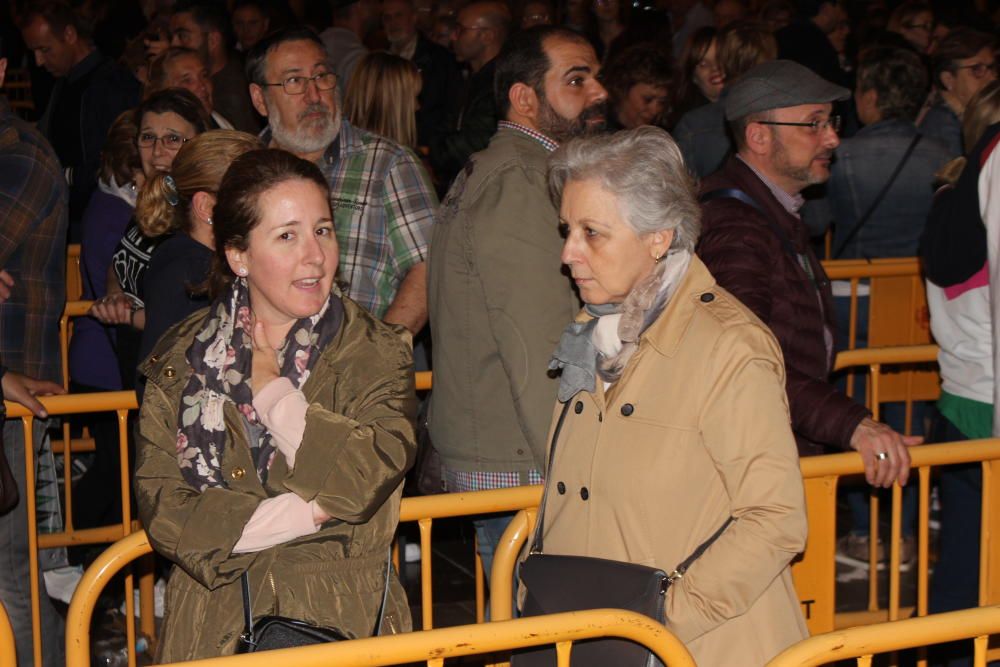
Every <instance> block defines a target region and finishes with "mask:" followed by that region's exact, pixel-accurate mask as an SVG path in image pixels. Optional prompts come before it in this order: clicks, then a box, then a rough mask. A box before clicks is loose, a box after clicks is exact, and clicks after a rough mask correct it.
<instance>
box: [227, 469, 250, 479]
mask: <svg viewBox="0 0 1000 667" xmlns="http://www.w3.org/2000/svg"><path fill="white" fill-rule="evenodd" d="M245 474H247V473H246V470H244V469H243V468H233V471H232V472H231V473H229V476H230V477H232V478H233V479H243V475H245Z"/></svg>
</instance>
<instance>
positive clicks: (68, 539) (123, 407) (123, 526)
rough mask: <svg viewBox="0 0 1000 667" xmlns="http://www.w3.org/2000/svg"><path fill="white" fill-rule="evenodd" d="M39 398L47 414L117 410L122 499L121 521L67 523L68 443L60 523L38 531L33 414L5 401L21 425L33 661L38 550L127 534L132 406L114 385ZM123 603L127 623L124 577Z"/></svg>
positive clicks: (37, 647) (38, 647)
mask: <svg viewBox="0 0 1000 667" xmlns="http://www.w3.org/2000/svg"><path fill="white" fill-rule="evenodd" d="M39 400H40V401H41V402H42V404H43V405H44V406H45V409H46V410H47V411H48V413H49V416H50V417H58V416H60V415H72V414H82V413H91V412H112V411H114V412H117V414H118V427H119V443H118V446H119V456H120V457H121V461H123V462H124V463H125V465H123V466H122V467H121V476H120V493H121V497H122V498H123V500H124V501H123V502H122V522H121V523H120V524H115V525H112V526H103V527H100V528H89V529H86V530H74V529H73V494H72V490H71V486H70V482H71V480H70V478H71V475H70V474H69V458H68V454H69V452H68V448H67V449H65V450H64V452H63V453H64V455H66V456H67V459H66V464H67V466H66V471H67V472H66V474H65V475H64V477H65V492H66V495H65V504H64V509H65V512H64V514H65V521H64V523H65V527H64V530H63V531H62V532H60V533H49V534H45V535H39V534H38V529H37V523H36V515H37V510H36V499H35V488H36V484H35V456H34V451H35V450H34V444H33V442H34V433H33V428H32V426H33V423H34V417H33V416H32V414H31V413H30V412H29V411H28V410H27V409H26V408H25V407H24V406H22V405H20V404H18V403H11V402H8V403H6V407H7V417H8V419H17V418H20V419H21V421H22V424H23V429H24V452H25V457H24V472H25V488H24V489H23V491H22V493H21V499H22V502H24V503H25V509H26V513H27V522H28V527H29V530H28V550H29V551H28V553H29V573H30V587H31V618H32V627H33V628H34V629H35V632H34V636H33V654H34V656H33V657H34V663H35V665H41V664H42V663H41V655H42V637H41V634H40V627H41V624H40V611H39V609H40V607H39V604H40V602H39V597H38V596H39V593H40V579H41V578H40V575H39V566H38V550H39V549H44V548H51V547H64V546H71V545H80V544H100V543H103V542H113V541H115V540H118V539H120V538H122V537H123V536H125V535H128V534H129V533H130V532H132V530H133V529H134V527H133V523H132V516H131V508H130V504H129V500H128V499H129V467H128V465H127V462H128V460H129V459H128V433H127V426H126V425H127V419H128V412H129V410H135V409H136V407H137V405H136V398H135V392H131V391H118V392H106V393H99V394H77V395H65V396H43V397H39ZM152 586H153V582H152V578H151V576H147V577H145V578H144V579H143V582H142V588H143V596H142V598H143V603H142V604H143V614H142V624H143V630H144V631H147V632H148V633H149V634H150V635H152V634H153V630H154V627H153V607H152V605H153V600H152ZM125 602H126V606H127V609H128V612H129V614H128V618H129V621H128V622H129V623H132V622H133V619H134V618H135V615H134V610H133V598H132V581H131V579H129V580H128V581H127V595H126V600H125Z"/></svg>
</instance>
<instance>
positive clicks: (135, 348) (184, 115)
mask: <svg viewBox="0 0 1000 667" xmlns="http://www.w3.org/2000/svg"><path fill="white" fill-rule="evenodd" d="M135 120H136V126H137V127H138V135H137V137H136V144H137V146H138V148H139V159H140V162H141V164H142V173H143V176H144V178H146V179H147V180H148V179H150V178H152V177H153V176H155V175H156V174H158V173H164V172H167V171H169V170H170V166H171V164H172V163H173V161H174V157H175V156H176V155H177V151H179V150H180V148H181V146H183V145H184V143H185V142H187V141H189V140H190V139H193V138H194V137H195V136H197V135H199V134H201V133H202V132H205V131H206V130H207V129H208V115H207V114H206V112H205V108H204V107H203V106H202V103H201V102H200V101H199V100H198V98H197V97H195V96H194V95H193V94H191V93H190V92H188V91H187V90H183V89H181V88H168V89H166V90H162V91H160V92H158V93H154V94H153V95H151V96H149V97H148V98H146V99H145V100H143V102H142V103H141V104H140V105H139V106H138V107H137V108H136V110H135ZM160 240H161V239H150V238H148V237H146V236H145V235H144V234H143V233H142V230H141V229H140V228H139V226H138V224H137V223H136V221H135V220H134V219H133V220H132V221H131V222H130V223H129V225H128V227H127V228H126V229H125V234H124V236H123V237H122V239H121V242H120V243H119V244H118V247H117V248H116V249H115V253H114V255H113V257H112V262H111V269H110V271H109V274H108V277H107V281H108V285H107V295H106V296H104V297H103V298H101V299H98V300H97V301H96V302H95V303H94V306H93V307H92V308H91V310H90V315H92V316H93V317H95V318H97V319H98V320H100V321H101V322H103V323H104V324H112V325H118V329H117V340H116V345H117V350H116V351H117V354H118V364H119V370H120V371H121V375H122V378H121V379H122V387H123V388H124V389H133V388H134V387H135V369H136V366H137V365H138V363H139V343H140V337H141V336H140V333H139V332H140V331H142V329H143V328H144V327H145V324H146V313H145V312H144V310H143V309H144V307H145V303H144V301H143V294H144V289H143V288H144V285H143V280H144V278H145V273H146V269H147V268H148V267H149V259H150V257H151V256H152V254H153V250H154V249H155V248H156V246H157V245H158V243H159V241H160Z"/></svg>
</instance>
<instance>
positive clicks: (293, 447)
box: [253, 377, 309, 469]
mask: <svg viewBox="0 0 1000 667" xmlns="http://www.w3.org/2000/svg"><path fill="white" fill-rule="evenodd" d="M253 407H254V410H256V411H257V416H258V417H259V418H260V421H261V422H262V423H263V424H264V426H265V427H266V428H267V430H268V431H269V432H270V433H271V437H273V438H274V444H275V446H276V447H277V448H278V451H279V452H281V453H282V455H284V457H285V461H286V462H287V463H288V467H289V469H292V468H294V467H295V452H297V451H298V449H299V445H300V444H302V434H303V433H304V432H305V430H306V410H307V409H308V408H309V403H308V402H307V401H306V397H305V395H304V394H303V393H302V392H301V391H299V390H298V389H296V388H295V386H294V385H293V384H292V381H291V380H289V379H288V378H283V377H279V378H277V379H275V380H272V381H270V382H268V383H267V384H266V385H264V388H263V389H261V390H260V393H258V394H257V395H256V396H254V399H253Z"/></svg>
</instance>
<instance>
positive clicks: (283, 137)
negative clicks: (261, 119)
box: [250, 40, 340, 159]
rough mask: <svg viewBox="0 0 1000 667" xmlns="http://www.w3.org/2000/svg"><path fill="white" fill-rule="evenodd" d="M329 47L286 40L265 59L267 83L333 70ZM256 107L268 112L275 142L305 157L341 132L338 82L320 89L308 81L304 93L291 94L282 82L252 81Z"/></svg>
mask: <svg viewBox="0 0 1000 667" xmlns="http://www.w3.org/2000/svg"><path fill="white" fill-rule="evenodd" d="M332 71H333V70H332V68H331V67H330V63H329V60H328V58H327V55H326V51H325V50H324V49H323V47H321V46H319V45H318V44H316V43H314V42H311V41H303V40H300V41H295V42H284V43H282V44H279V45H278V46H277V47H275V48H274V49H273V50H272V51H271V53H270V55H268V56H267V60H266V61H265V70H264V72H265V78H266V79H267V83H268V84H280V83H281V82H286V83H288V82H289V79H295V78H299V77H314V76H316V75H317V74H324V73H331V72H332ZM250 97H251V99H252V100H253V105H254V108H256V109H257V111H258V112H259V113H260V114H261V115H263V116H267V119H268V124H269V125H270V127H271V132H272V138H273V139H274V141H275V143H276V144H277V145H278V146H279V147H280V148H284V149H285V150H288V151H291V152H293V153H295V154H296V155H298V156H299V157H302V158H306V159H308V158H307V156H310V155H312V154H315V153H320V152H322V151H324V150H326V148H327V146H329V145H330V144H331V143H332V142H333V140H334V139H336V138H337V134H338V133H339V132H340V107H339V105H338V104H337V94H336V85H334V86H333V88H332V89H331V90H320V89H319V87H318V86H317V83H316V81H309V82H308V83H306V85H305V90H304V92H303V93H301V94H298V95H292V94H289V93H288V92H287V91H286V90H285V87H283V86H281V85H268V86H265V87H261V86H258V85H257V84H255V83H252V84H250Z"/></svg>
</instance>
